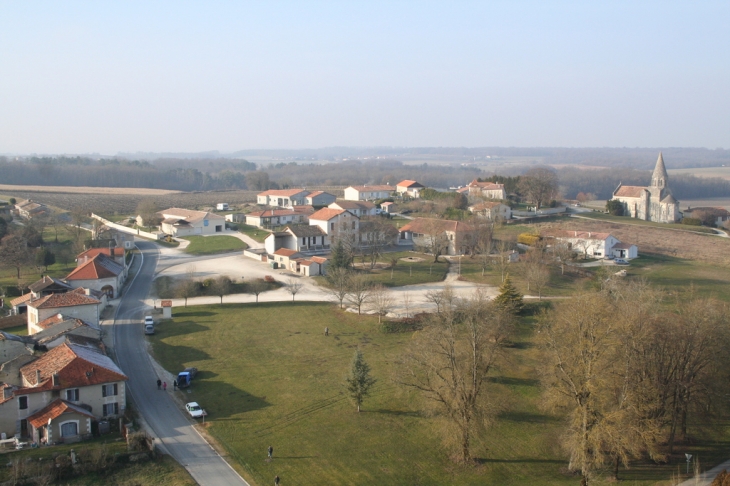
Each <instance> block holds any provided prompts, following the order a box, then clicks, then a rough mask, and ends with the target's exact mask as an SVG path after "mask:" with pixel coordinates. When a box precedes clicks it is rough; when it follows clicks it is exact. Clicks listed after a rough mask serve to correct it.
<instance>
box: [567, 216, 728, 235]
mask: <svg viewBox="0 0 730 486" xmlns="http://www.w3.org/2000/svg"><path fill="white" fill-rule="evenodd" d="M578 217H579V218H586V219H596V220H598V221H611V222H613V223H622V224H633V225H636V226H653V227H655V228H662V229H667V228H671V229H676V230H681V231H692V232H695V233H707V234H715V230H713V229H712V228H705V227H703V226H690V225H686V224H673V223H656V222H654V221H644V220H642V219H636V218H629V217H627V216H614V215H612V214H607V213H603V212H599V211H594V212H591V213H580V215H578Z"/></svg>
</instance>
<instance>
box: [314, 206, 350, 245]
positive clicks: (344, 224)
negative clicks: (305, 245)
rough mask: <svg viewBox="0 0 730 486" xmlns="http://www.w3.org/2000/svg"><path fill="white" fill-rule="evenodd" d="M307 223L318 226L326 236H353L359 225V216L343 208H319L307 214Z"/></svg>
mask: <svg viewBox="0 0 730 486" xmlns="http://www.w3.org/2000/svg"><path fill="white" fill-rule="evenodd" d="M309 224H310V225H312V226H318V227H319V228H320V229H321V230H322V231H323V232H324V233H325V234H326V235H327V236H329V237H330V239H332V238H337V237H354V236H355V235H357V232H358V229H359V227H360V218H358V217H357V216H355V215H354V214H352V213H351V212H349V211H345V210H344V209H330V208H324V209H320V210H319V211H317V212H316V213H314V214H312V215H311V216H309Z"/></svg>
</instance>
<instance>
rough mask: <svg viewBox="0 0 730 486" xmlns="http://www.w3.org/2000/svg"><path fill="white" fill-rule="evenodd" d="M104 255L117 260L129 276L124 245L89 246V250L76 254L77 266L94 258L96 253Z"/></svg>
mask: <svg viewBox="0 0 730 486" xmlns="http://www.w3.org/2000/svg"><path fill="white" fill-rule="evenodd" d="M100 254H101V255H104V256H106V257H108V258H110V259H112V260H114V261H115V262H117V263H118V264H119V265H121V266H122V267H124V276H125V278H126V276H127V267H126V262H125V260H124V256H125V255H124V248H122V247H112V248H108V247H101V248H89V249H88V250H86V251H84V252H82V253H79V254H78V255H77V256H76V266H77V267H79V266H81V265H83V264H84V263H86V262H88V261H89V260H91V259H92V258H94V257H95V256H96V255H100Z"/></svg>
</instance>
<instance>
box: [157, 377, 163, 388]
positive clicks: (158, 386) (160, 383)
mask: <svg viewBox="0 0 730 486" xmlns="http://www.w3.org/2000/svg"><path fill="white" fill-rule="evenodd" d="M160 385H162V380H160V379H159V378H157V389H158V390H159V389H160Z"/></svg>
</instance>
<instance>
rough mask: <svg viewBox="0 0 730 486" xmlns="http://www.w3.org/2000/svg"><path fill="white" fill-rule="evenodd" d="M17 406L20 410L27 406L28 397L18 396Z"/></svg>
mask: <svg viewBox="0 0 730 486" xmlns="http://www.w3.org/2000/svg"><path fill="white" fill-rule="evenodd" d="M18 408H19V409H21V410H25V409H27V408H28V397H18Z"/></svg>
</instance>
